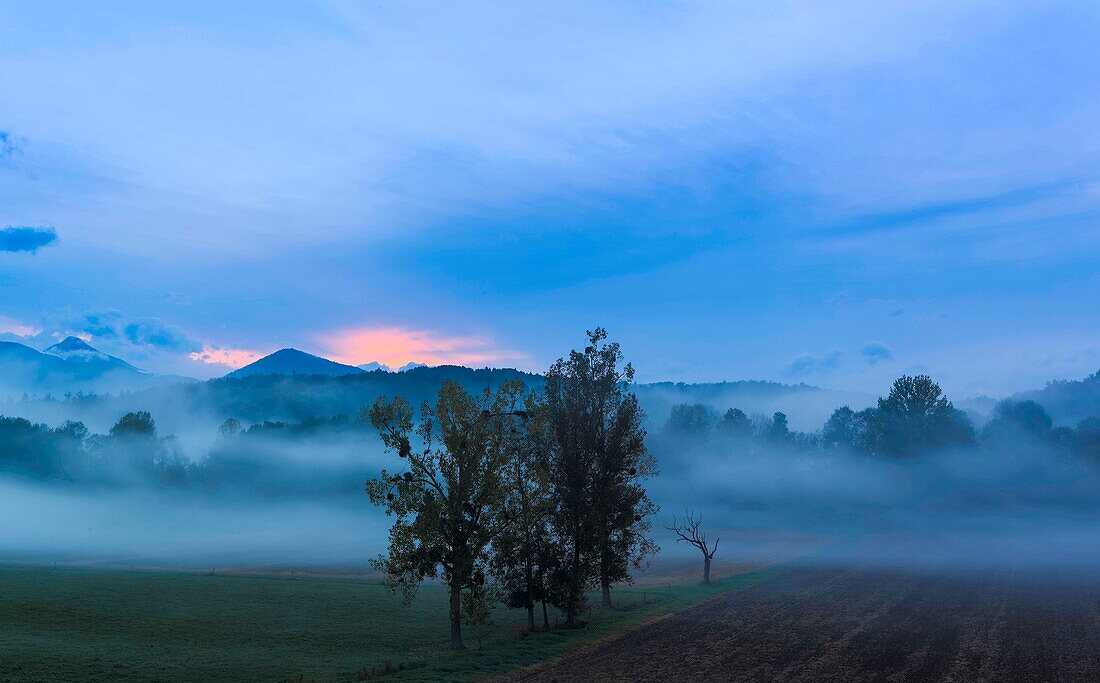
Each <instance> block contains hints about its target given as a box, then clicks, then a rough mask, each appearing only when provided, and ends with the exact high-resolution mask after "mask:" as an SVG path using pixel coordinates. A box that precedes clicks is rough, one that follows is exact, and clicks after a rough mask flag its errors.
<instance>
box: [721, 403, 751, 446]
mask: <svg viewBox="0 0 1100 683" xmlns="http://www.w3.org/2000/svg"><path fill="white" fill-rule="evenodd" d="M718 428H719V430H720V431H721V432H722V433H723V434H725V435H727V436H731V437H736V438H742V439H745V438H748V437H750V436H752V421H751V420H749V416H748V415H746V414H745V411H743V410H741V409H739V408H730V409H729V410H727V411H726V412H725V414H724V415H722V422H721V423H720V424H719V425H718Z"/></svg>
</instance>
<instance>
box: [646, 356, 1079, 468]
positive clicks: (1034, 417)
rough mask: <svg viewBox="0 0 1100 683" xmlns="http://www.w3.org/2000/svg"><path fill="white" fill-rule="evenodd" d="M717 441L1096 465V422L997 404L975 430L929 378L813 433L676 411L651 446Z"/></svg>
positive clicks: (781, 418) (838, 415) (781, 419)
mask: <svg viewBox="0 0 1100 683" xmlns="http://www.w3.org/2000/svg"><path fill="white" fill-rule="evenodd" d="M714 440H720V441H722V442H724V444H725V445H727V446H732V447H733V448H734V450H742V451H744V452H749V451H753V450H766V451H768V452H777V451H783V450H791V451H803V452H812V451H822V452H825V451H846V452H851V453H857V454H864V455H870V456H876V457H883V458H890V459H899V460H904V459H911V458H915V457H918V456H920V455H921V454H924V453H929V452H933V451H940V450H945V449H960V448H981V447H986V446H989V447H995V448H998V449H1005V448H1035V447H1036V446H1043V447H1048V448H1051V449H1053V450H1060V451H1064V452H1066V453H1072V454H1074V455H1076V456H1079V457H1080V458H1081V459H1082V460H1083V461H1085V462H1089V463H1100V418H1098V417H1088V418H1085V419H1082V420H1080V421H1079V422H1078V423H1077V425H1076V426H1075V427H1065V426H1055V425H1054V423H1053V420H1052V419H1051V417H1050V415H1049V414H1048V413H1047V411H1046V410H1045V409H1044V408H1043V406H1041V405H1039V404H1038V403H1036V402H1035V401H1031V400H1023V401H1012V400H1006V401H1002V402H1000V403H999V404H997V405H996V407H995V408H994V409H993V412H992V414H991V415H990V417H989V421H988V422H987V423H986V424H985V425H984V426H983V427H982V428H981V429H977V428H976V427H975V426H974V424H973V422H972V421H971V419H970V418H969V417H968V416H967V415H966V413H964V412H963V411H962V410H959V409H958V408H956V407H955V406H954V405H953V404H952V403H951V401H949V400H948V398H947V396H945V395H944V393H943V390H942V389H941V387H940V386H939V385H938V384H937V383H936V382H935V381H933V380H932V378H931V377H929V376H927V375H916V376H909V375H905V376H902V377H899V378H897V379H896V380H894V383H893V384H892V385H891V387H890V391H889V392H888V393H887V395H886V396H884V397H880V398H879V399H878V400H877V401H876V403H875V405H873V406H870V407H867V408H864V409H863V410H852V409H851V408H850V407H848V406H841V407H839V408H837V409H836V410H834V411H833V413H832V415H830V417H829V419H828V420H827V421H826V422H825V424H824V425H823V426H822V428H821V429H820V430H819V431H817V432H812V433H806V432H799V431H794V430H791V429H790V427H789V424H788V420H787V416H786V415H785V414H784V413H782V412H776V413H775V414H774V415H772V416H771V417H770V418H769V417H766V416H760V415H757V416H751V417H750V416H749V415H747V414H745V413H744V412H743V411H741V410H739V409H737V408H730V409H728V410H726V411H725V413H719V412H718V411H716V410H715V409H714V408H712V407H710V406H707V405H703V404H680V405H676V406H673V407H672V409H671V410H670V412H669V417H668V419H667V421H666V422H665V424H664V428H663V429H662V430H661V432H660V434H658V435H657V438H656V440H655V443H656V449H657V450H658V451H661V452H666V453H667V452H673V451H675V450H676V448H677V446H679V445H683V444H695V445H698V444H700V443H704V442H708V441H714Z"/></svg>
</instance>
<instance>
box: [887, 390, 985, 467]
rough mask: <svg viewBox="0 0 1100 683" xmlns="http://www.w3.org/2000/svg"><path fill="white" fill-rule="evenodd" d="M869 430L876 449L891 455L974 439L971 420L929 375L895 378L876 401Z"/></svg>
mask: <svg viewBox="0 0 1100 683" xmlns="http://www.w3.org/2000/svg"><path fill="white" fill-rule="evenodd" d="M869 432H870V433H869V434H868V436H869V438H870V440H871V441H872V442H873V444H874V450H875V452H877V453H880V454H883V455H887V456H891V457H909V456H913V455H916V454H918V453H921V452H924V451H927V450H931V449H934V448H942V447H947V446H955V445H963V444H969V443H972V442H973V441H974V428H973V426H972V425H971V424H970V420H968V419H967V418H966V416H965V415H964V414H963V413H962V412H961V411H959V410H957V409H956V408H955V407H954V406H952V405H951V402H950V401H948V400H947V397H946V396H944V395H943V390H942V389H940V386H939V385H938V384H936V383H935V382H933V381H932V378H931V377H929V376H928V375H917V376H916V377H911V376H908V375H906V376H902V377H899V378H898V379H896V380H894V384H893V386H892V387H891V388H890V393H889V395H888V396H887V397H886V398H880V399H879V400H878V407H877V408H876V410H875V413H874V423H873V424H872V425H871V429H870V430H869Z"/></svg>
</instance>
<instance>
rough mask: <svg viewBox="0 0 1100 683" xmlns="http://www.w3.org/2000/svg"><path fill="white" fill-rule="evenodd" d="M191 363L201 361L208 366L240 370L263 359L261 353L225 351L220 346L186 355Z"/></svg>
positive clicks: (237, 350)
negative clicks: (223, 366)
mask: <svg viewBox="0 0 1100 683" xmlns="http://www.w3.org/2000/svg"><path fill="white" fill-rule="evenodd" d="M188 357H189V358H190V359H191V360H193V361H202V362H203V363H207V364H209V365H225V366H228V367H231V368H240V367H243V366H245V365H248V364H249V363H252V362H254V361H257V360H259V359H260V358H262V357H263V354H262V353H259V352H257V351H249V350H247V349H226V348H222V347H220V346H203V347H202V351H198V352H195V353H191V354H188Z"/></svg>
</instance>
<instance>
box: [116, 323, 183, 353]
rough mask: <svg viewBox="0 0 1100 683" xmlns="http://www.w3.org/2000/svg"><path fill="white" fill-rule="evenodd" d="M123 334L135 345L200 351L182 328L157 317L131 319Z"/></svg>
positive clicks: (171, 349)
mask: <svg viewBox="0 0 1100 683" xmlns="http://www.w3.org/2000/svg"><path fill="white" fill-rule="evenodd" d="M123 335H124V336H125V337H126V340H127V341H129V342H130V343H131V344H134V345H135V346H155V347H158V348H162V349H167V350H170V351H198V350H199V348H200V345H199V344H197V343H196V342H195V341H194V340H192V339H191V338H190V337H188V336H187V333H185V332H184V331H183V330H182V329H180V328H179V327H177V326H176V325H172V324H171V323H166V322H164V321H163V320H158V319H156V318H141V319H138V320H133V321H131V322H130V323H128V324H127V325H126V327H125V328H123Z"/></svg>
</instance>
